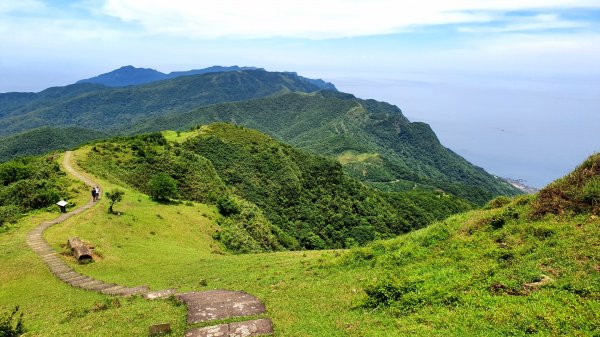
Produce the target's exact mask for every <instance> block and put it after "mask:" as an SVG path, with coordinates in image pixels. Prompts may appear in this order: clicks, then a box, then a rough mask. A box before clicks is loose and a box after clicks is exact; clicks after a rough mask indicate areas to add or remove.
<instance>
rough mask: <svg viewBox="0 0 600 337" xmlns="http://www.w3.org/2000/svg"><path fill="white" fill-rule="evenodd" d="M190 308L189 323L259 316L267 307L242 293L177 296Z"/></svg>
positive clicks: (194, 293) (226, 291)
mask: <svg viewBox="0 0 600 337" xmlns="http://www.w3.org/2000/svg"><path fill="white" fill-rule="evenodd" d="M177 298H179V299H180V300H182V301H183V302H184V303H185V304H186V305H187V307H188V323H198V322H206V321H212V320H217V319H227V318H230V317H240V316H250V315H258V314H262V313H264V312H265V310H266V308H265V305H264V304H263V303H262V302H260V301H259V300H258V299H257V298H255V297H254V296H251V295H249V294H247V293H245V292H242V291H228V290H210V291H203V292H189V293H184V294H180V295H177Z"/></svg>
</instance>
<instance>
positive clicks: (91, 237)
mask: <svg viewBox="0 0 600 337" xmlns="http://www.w3.org/2000/svg"><path fill="white" fill-rule="evenodd" d="M166 136H167V139H168V140H170V141H172V140H173V139H177V138H184V137H191V135H189V134H187V133H185V134H181V135H180V136H179V137H177V135H176V133H167V134H166ZM181 141H183V139H179V142H181ZM89 151H91V148H84V149H81V150H78V151H76V158H78V159H79V160H80V161H81V160H83V161H86V159H85V158H86V157H87V154H88V153H89ZM120 159H121V160H124V159H126V157H121V158H120ZM598 159H599V158H598V155H596V156H594V157H592V158H591V159H590V160H589V161H588V162H586V163H585V164H584V165H583V166H582V167H581V168H580V169H578V170H576V171H575V174H572V175H570V177H571V178H577V179H575V180H576V181H579V182H581V183H582V184H581V185H579V186H580V187H576V188H575V187H574V186H573V185H572V184H571V182H573V181H575V180H570V179H571V178H566V179H562V180H559V181H558V183H557V184H556V185H555V187H556V186H557V185H558V186H561V187H560V189H559V191H563V192H567V191H571V192H575V193H565V195H571V196H573V197H574V199H573V197H571V199H570V200H580V199H579V197H578V196H583V195H588V196H589V195H592V196H595V195H597V193H595V192H594V193H587V192H586V193H584V192H583V191H584V190H588V191H593V190H594V188H592V187H591V186H592V182H593V181H594V180H595V179H597V177H598V175H597V174H592V175H590V174H589V173H590V172H594V171H593V170H590V168H592V167H597V165H598ZM92 176H93V175H92ZM99 182H100V185H101V186H102V187H103V188H104V189H105V190H107V191H108V190H111V189H112V188H115V187H118V188H121V189H123V190H124V191H125V196H124V200H123V201H122V202H121V203H120V204H119V206H118V208H117V209H118V211H119V212H120V213H121V215H119V216H115V215H110V214H107V212H106V208H107V205H108V203H107V201H106V200H105V198H104V199H101V200H100V202H99V203H98V205H97V206H96V207H94V208H92V209H90V210H89V211H88V213H86V214H82V215H81V216H76V217H73V218H71V219H69V220H67V221H66V222H65V223H63V224H60V225H56V226H54V227H52V228H50V229H49V230H48V231H47V232H46V234H45V237H46V239H47V240H48V241H49V242H50V243H51V244H52V247H53V248H54V249H55V250H57V251H59V252H62V251H63V249H64V248H63V247H64V242H65V238H68V237H72V236H78V237H81V238H82V239H84V240H86V241H88V242H91V243H93V244H94V246H95V250H96V251H97V252H98V260H97V261H96V262H94V263H91V264H86V265H77V264H75V263H73V262H72V261H71V260H70V258H69V257H67V256H65V257H64V259H65V260H66V261H67V262H68V263H69V264H70V265H71V266H72V267H73V268H74V269H76V270H77V271H78V272H80V273H83V274H85V275H89V276H91V277H94V278H97V279H99V280H103V281H105V282H114V283H118V284H124V285H139V284H147V285H149V286H150V287H151V288H152V289H165V288H178V289H180V290H181V291H189V290H211V289H238V290H243V291H246V292H248V293H251V294H254V295H256V296H257V297H258V298H260V299H261V300H263V301H264V302H265V303H266V304H267V306H268V312H269V317H271V318H272V320H273V323H274V326H275V331H276V332H275V336H285V337H289V336H302V337H308V336H311V337H318V336H351V337H358V336H507V335H514V336H525V335H531V334H535V335H543V336H563V335H568V336H595V335H598V333H599V332H600V330H599V325H598V322H599V321H600V317H599V314H598V313H600V307H599V304H598V303H600V301H599V300H600V289H599V288H598V285H600V272H599V268H598V260H599V259H600V251H599V249H598V247H600V242H599V241H598V240H599V238H598V235H597V233H598V230H599V229H600V221H599V219H598V216H597V215H595V214H593V213H589V212H588V211H585V210H582V209H581V208H578V209H579V210H578V211H576V212H565V213H563V214H562V215H554V214H552V213H551V212H548V213H546V214H545V215H536V214H535V207H536V206H535V205H536V204H537V203H538V202H539V201H541V200H544V197H542V196H541V195H540V196H520V197H518V198H516V199H513V200H511V199H507V198H499V199H497V200H494V202H492V203H490V204H489V205H488V207H487V208H488V209H487V210H477V211H471V212H468V213H464V214H460V215H455V216H452V217H450V218H448V219H445V220H444V221H442V222H437V223H434V224H432V225H430V226H428V227H427V228H424V229H420V230H417V231H415V232H412V233H409V234H406V235H402V236H400V237H398V238H395V239H391V240H387V241H377V242H374V243H372V244H370V245H369V246H366V247H362V248H356V249H353V250H350V251H339V250H338V251H300V252H278V253H262V254H241V255H230V254H228V253H226V252H224V251H223V250H222V248H221V247H220V244H219V243H218V242H216V241H215V240H214V238H213V237H214V234H215V233H218V232H219V231H220V230H221V227H220V226H218V225H217V224H216V219H218V218H219V217H220V215H219V214H218V210H217V208H216V207H214V206H209V205H206V204H198V203H181V204H178V203H168V204H167V203H157V202H154V201H152V200H150V199H149V198H148V196H146V195H144V194H141V193H139V192H137V191H135V190H132V189H129V188H127V187H126V186H119V185H114V184H111V183H110V182H108V181H104V180H99ZM75 190H78V191H79V194H82V193H83V199H81V198H80V199H81V200H88V198H89V197H88V193H87V191H86V190H83V191H81V190H80V189H74V191H75ZM577 191H579V192H577ZM585 199H586V200H588V201H585V202H584V203H582V204H581V205H584V204H587V205H590V206H593V205H595V201H594V199H593V198H585ZM558 205H563V203H562V202H558V203H557V204H555V206H558ZM561 207H562V206H561ZM578 207H579V206H578ZM585 207H586V209H590V208H587V207H589V206H585ZM591 209H593V207H592V208H591ZM56 216H58V212H57V210H56V208H52V209H48V210H46V211H45V212H37V213H33V214H32V215H31V216H29V217H27V218H24V219H21V220H20V221H18V222H17V223H16V224H14V225H13V227H11V229H10V230H9V231H8V232H6V233H2V234H0V271H1V272H0V293H2V294H3V295H2V296H0V307H1V308H2V309H1V310H2V313H4V312H6V311H8V310H11V309H12V308H14V306H15V305H20V308H21V310H22V311H23V312H24V313H25V316H24V324H25V328H26V329H27V331H28V332H27V333H28V334H29V335H35V336H64V335H82V334H84V335H101V336H106V335H110V336H134V335H135V336H137V335H145V334H147V331H148V326H149V325H150V324H155V323H156V322H171V323H172V327H173V335H174V336H179V335H182V334H183V332H184V331H186V329H188V328H189V327H190V326H188V325H186V324H185V322H184V320H183V319H182V318H183V317H185V316H184V315H185V308H184V307H182V306H181V305H180V304H178V303H177V302H175V301H172V300H166V301H146V300H143V299H141V298H129V299H127V300H123V299H118V298H114V297H107V296H105V295H101V294H98V293H95V292H90V291H83V290H80V289H75V288H72V287H69V286H68V285H66V284H65V283H63V282H60V281H58V280H57V279H56V278H55V277H54V276H53V275H52V274H51V273H49V272H48V269H47V268H46V266H44V265H43V263H42V261H41V260H40V259H39V257H37V256H35V255H34V254H33V252H32V251H31V250H30V249H29V248H28V247H27V246H26V245H25V244H24V236H25V234H26V233H27V232H28V231H29V230H30V229H31V228H33V227H34V226H37V225H38V224H39V223H40V222H41V221H43V220H44V219H51V218H54V217H56ZM531 216H533V217H534V218H536V219H538V220H532V219H530V217H531ZM540 216H541V218H538V217H540ZM24 266H26V268H24ZM66 298H68V299H69V300H68V301H65V299H66ZM0 314H1V313H0ZM212 324H214V323H212V322H207V323H206V324H205V325H202V326H208V325H212Z"/></svg>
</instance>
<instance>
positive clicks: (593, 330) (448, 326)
mask: <svg viewBox="0 0 600 337" xmlns="http://www.w3.org/2000/svg"><path fill="white" fill-rule="evenodd" d="M599 167H600V155H598V154H596V155H594V156H592V157H590V158H589V159H588V160H586V161H585V162H584V163H583V164H582V165H581V166H580V167H578V168H577V169H576V170H575V171H574V172H573V173H571V174H569V175H568V176H566V177H565V178H563V179H560V180H558V181H556V182H554V183H552V184H550V185H549V186H547V187H546V188H544V189H543V190H542V191H541V192H540V193H539V194H538V195H534V196H522V197H518V198H516V199H514V200H509V199H505V198H501V199H498V200H496V201H494V202H492V203H490V205H488V207H487V208H488V209H489V210H486V211H473V212H469V213H466V214H462V215H458V216H453V217H450V218H449V219H446V220H445V221H443V222H439V223H436V224H434V225H432V226H429V227H428V228H426V229H423V230H419V231H417V232H414V233H410V234H408V235H404V236H401V237H398V238H397V239H393V240H389V241H382V242H377V243H374V244H372V245H370V246H368V247H366V248H360V249H357V250H354V251H352V252H350V253H349V254H347V255H345V256H344V257H342V258H341V259H340V261H339V263H340V267H341V268H343V270H347V271H349V270H354V269H364V268H368V269H369V270H370V273H371V275H372V278H373V280H372V281H370V282H368V284H367V285H366V286H365V287H364V293H363V294H362V295H361V296H359V299H357V302H358V303H359V305H358V306H359V307H360V308H362V309H364V310H365V312H367V311H368V312H370V314H368V315H369V316H373V318H374V317H378V319H381V320H384V321H389V322H394V323H395V324H396V326H399V327H400V329H399V330H398V332H397V333H398V335H405V334H406V335H409V334H414V333H415V332H417V331H418V332H419V333H417V334H419V335H420V334H427V331H428V329H431V330H429V331H430V333H431V335H446V336H448V335H457V336H459V335H486V336H507V335H528V334H537V335H552V336H559V335H560V336H566V335H576V336H595V335H597V334H598V333H600V325H599V324H598V322H600V314H599V313H600V305H599V303H600V301H599V300H600V265H599V264H598V261H599V258H600V237H598V235H597V233H598V231H599V230H600V219H599V218H598V216H597V214H598V213H597V212H598V203H599V201H600V185H598V181H599V180H598V179H599V178H600V171H599V170H598V168H599ZM557 196H558V197H557ZM566 209H569V210H570V211H569V212H567V211H566ZM558 210H561V211H558ZM563 211H564V212H563ZM556 214H560V215H559V216H557V215H556ZM375 310H379V313H378V314H371V313H372V312H373V311H375ZM420 322H427V323H426V324H423V323H420Z"/></svg>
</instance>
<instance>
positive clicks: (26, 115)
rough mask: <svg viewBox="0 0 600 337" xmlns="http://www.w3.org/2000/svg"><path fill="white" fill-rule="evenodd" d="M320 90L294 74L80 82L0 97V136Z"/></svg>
mask: <svg viewBox="0 0 600 337" xmlns="http://www.w3.org/2000/svg"><path fill="white" fill-rule="evenodd" d="M320 89H321V87H320V86H319V85H318V84H315V83H314V82H311V81H309V80H307V79H305V78H303V77H301V76H298V75H296V74H293V73H277V72H267V71H264V70H245V71H232V72H218V73H207V74H200V75H194V76H181V77H177V78H173V79H169V80H165V81H158V82H153V83H149V84H145V85H139V86H129V87H123V88H110V87H106V86H103V85H100V84H91V83H80V84H73V85H69V86H66V87H57V88H49V89H46V90H44V91H42V92H40V93H5V94H0V136H7V135H10V134H13V133H16V132H19V131H24V130H29V129H32V128H38V127H41V126H51V127H67V126H77V127H82V128H89V129H95V130H101V131H107V130H113V129H117V128H125V129H126V128H129V127H131V126H132V125H134V124H135V123H136V122H137V121H138V120H139V119H141V118H147V117H150V116H161V115H165V114H169V113H175V112H182V111H188V110H191V109H194V108H197V107H200V106H203V105H208V104H215V103H221V102H232V101H241V100H247V99H251V98H257V97H263V96H268V95H272V94H275V93H280V92H286V91H303V92H312V91H317V90H320Z"/></svg>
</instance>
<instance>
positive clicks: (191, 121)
mask: <svg viewBox="0 0 600 337" xmlns="http://www.w3.org/2000/svg"><path fill="white" fill-rule="evenodd" d="M214 121H226V122H231V123H235V124H240V125H246V126H248V127H251V128H255V129H257V130H261V131H263V132H265V133H268V134H270V135H272V136H273V137H276V138H278V139H281V140H283V141H284V142H286V143H289V144H291V145H293V146H296V147H299V148H302V149H305V150H308V151H310V152H313V153H317V154H320V155H327V156H332V157H336V158H338V160H339V161H340V162H341V163H342V164H343V165H344V169H345V171H346V172H347V173H349V174H350V175H351V176H353V177H354V178H356V179H359V180H361V181H364V182H367V183H369V184H370V185H372V186H375V187H378V188H380V189H382V190H388V191H406V190H411V189H414V188H415V187H417V188H419V189H429V190H433V189H442V190H444V191H447V192H450V193H452V194H454V195H457V196H460V197H462V198H465V199H468V200H470V201H472V202H475V203H479V204H483V203H485V202H486V201H488V200H490V199H492V198H493V197H494V196H496V195H516V194H519V193H520V192H519V191H518V190H517V189H516V188H514V187H512V186H511V185H510V184H508V183H506V182H505V181H503V180H502V179H498V178H495V177H493V176H491V175H490V174H488V173H487V172H485V171H484V170H483V169H481V168H479V167H476V166H473V165H472V164H470V163H469V162H467V161H466V160H465V159H463V158H462V157H460V156H459V155H457V154H455V153H454V152H452V151H451V150H449V149H447V148H445V147H444V146H443V145H442V144H440V142H439V140H438V139H437V137H436V135H435V133H434V132H433V131H432V130H431V128H430V127H429V126H428V125H427V124H425V123H411V122H410V121H409V120H408V119H406V117H404V115H403V114H402V111H401V110H400V109H398V108H397V107H396V106H393V105H390V104H388V103H385V102H378V101H375V100H361V99H357V98H355V97H354V96H352V95H349V94H344V93H334V92H329V91H321V92H317V93H312V94H303V93H287V94H282V95H276V96H270V97H265V98H260V99H255V100H248V101H243V102H235V103H224V104H217V105H211V106H206V107H203V108H199V109H196V110H193V111H191V112H188V113H183V114H176V115H170V116H165V117H160V118H156V119H150V120H147V121H145V122H142V123H140V124H138V125H137V126H135V127H134V128H133V129H132V131H130V132H134V133H136V132H148V131H157V130H161V129H163V128H169V129H178V130H186V129H189V128H192V127H194V125H197V124H204V123H210V122H214Z"/></svg>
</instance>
